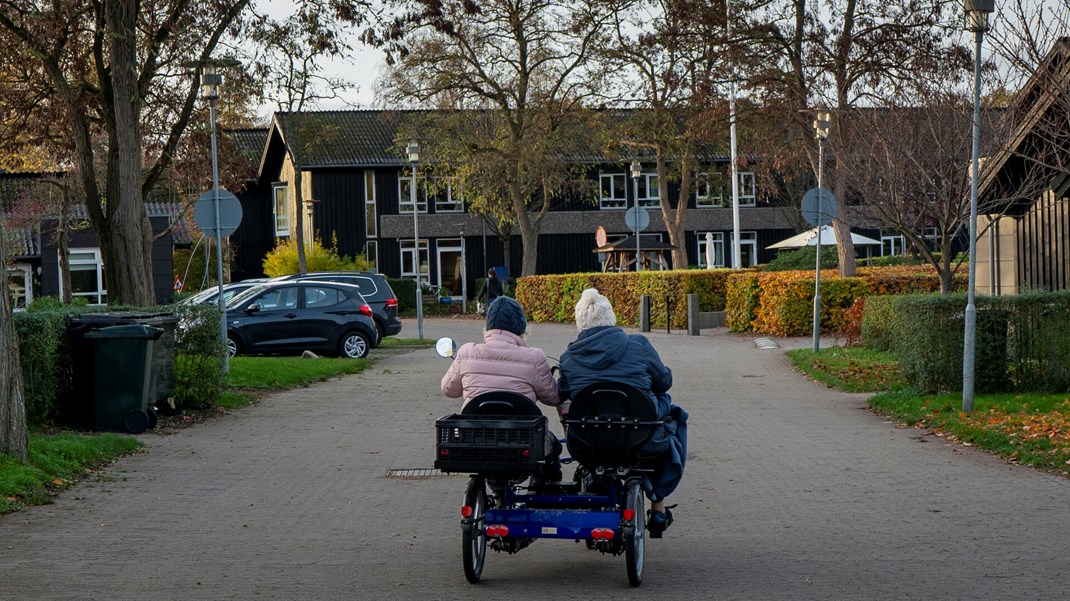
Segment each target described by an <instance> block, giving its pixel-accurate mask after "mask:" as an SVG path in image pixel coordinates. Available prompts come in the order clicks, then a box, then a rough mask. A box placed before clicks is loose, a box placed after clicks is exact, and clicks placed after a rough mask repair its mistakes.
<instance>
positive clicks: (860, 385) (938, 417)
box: [787, 348, 1070, 475]
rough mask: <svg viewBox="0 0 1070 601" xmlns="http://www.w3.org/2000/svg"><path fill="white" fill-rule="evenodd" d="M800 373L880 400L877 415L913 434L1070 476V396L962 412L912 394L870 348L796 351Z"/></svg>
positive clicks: (939, 398)
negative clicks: (924, 431)
mask: <svg viewBox="0 0 1070 601" xmlns="http://www.w3.org/2000/svg"><path fill="white" fill-rule="evenodd" d="M787 354H788V356H789V357H790V358H791V361H792V363H793V364H794V365H795V367H796V368H797V369H799V370H800V371H802V372H804V373H806V374H807V375H809V376H810V377H812V378H813V379H815V380H818V381H820V382H824V383H825V384H827V385H828V386H830V387H832V388H836V389H837V390H843V391H845V392H878V393H879V394H877V395H875V396H873V397H872V398H870V399H869V405H870V407H872V408H873V410H874V411H876V412H877V413H880V414H882V415H886V416H888V417H890V418H893V419H895V420H898V421H900V422H902V423H904V424H906V425H908V426H914V427H918V428H929V429H931V430H932V431H933V432H935V433H936V434H937V435H938V436H941V437H943V438H946V439H948V440H953V441H957V442H961V443H962V444H966V445H972V446H977V447H978V448H982V449H985V450H986V451H989V452H992V453H996V454H998V455H1000V456H1002V457H1004V458H1006V459H1007V460H1008V461H1010V462H1012V463H1020V464H1022V465H1028V466H1030V467H1033V468H1037V469H1041V470H1045V471H1051V472H1057V473H1061V474H1064V475H1070V396H1068V395H1066V394H1044V393H1022V394H985V395H978V396H976V397H975V398H974V410H973V412H971V413H964V412H963V411H962V394H961V393H959V392H953V393H948V394H940V395H937V394H926V393H923V392H921V391H918V390H916V389H914V388H910V387H909V386H907V384H906V383H905V382H904V381H903V379H902V377H901V376H900V375H899V369H898V366H897V365H896V362H895V360H894V359H893V358H892V357H891V355H889V354H887V353H883V352H880V351H874V350H870V349H863V348H831V349H827V350H822V351H821V352H820V353H818V354H815V353H814V352H813V351H811V350H805V349H800V350H795V351H789V352H788V353H787Z"/></svg>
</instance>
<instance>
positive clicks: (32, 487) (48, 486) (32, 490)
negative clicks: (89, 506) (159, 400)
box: [0, 433, 141, 514]
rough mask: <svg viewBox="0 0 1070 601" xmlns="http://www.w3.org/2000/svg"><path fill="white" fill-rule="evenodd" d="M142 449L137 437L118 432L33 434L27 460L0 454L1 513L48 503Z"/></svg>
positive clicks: (31, 434)
mask: <svg viewBox="0 0 1070 601" xmlns="http://www.w3.org/2000/svg"><path fill="white" fill-rule="evenodd" d="M140 448H141V443H140V442H139V441H138V440H137V439H135V438H131V437H129V436H122V435H119V434H69V433H68V434H39V433H30V439H29V457H28V460H27V461H26V462H25V463H24V462H22V461H19V460H17V459H15V458H14V457H11V456H10V455H4V454H2V453H0V514H5V513H10V512H12V511H18V510H19V509H22V508H23V507H26V506H29V505H40V504H42V503H47V502H48V501H49V499H50V498H51V497H52V496H53V495H55V494H56V492H57V491H59V490H62V489H64V488H66V487H67V486H70V485H71V484H72V483H74V482H76V481H78V480H80V479H82V478H84V477H86V476H88V475H89V474H92V473H93V472H94V471H95V470H96V469H97V468H99V467H101V466H103V465H106V464H108V463H110V462H111V461H113V460H114V459H116V458H117V457H121V456H123V455H128V454H130V453H134V452H136V451H137V450H138V449H140Z"/></svg>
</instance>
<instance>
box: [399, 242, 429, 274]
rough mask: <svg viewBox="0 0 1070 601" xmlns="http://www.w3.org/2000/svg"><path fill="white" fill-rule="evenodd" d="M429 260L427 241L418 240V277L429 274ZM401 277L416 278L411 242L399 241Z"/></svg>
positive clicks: (414, 255) (413, 247) (414, 256)
mask: <svg viewBox="0 0 1070 601" xmlns="http://www.w3.org/2000/svg"><path fill="white" fill-rule="evenodd" d="M430 265H431V259H430V255H429V254H428V250H427V240H420V272H419V273H420V276H421V277H426V276H427V275H428V274H430V271H429V270H430ZM401 277H412V278H414V277H416V248H415V245H413V243H412V240H402V241H401Z"/></svg>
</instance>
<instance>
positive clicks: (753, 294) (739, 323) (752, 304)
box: [724, 272, 761, 332]
mask: <svg viewBox="0 0 1070 601" xmlns="http://www.w3.org/2000/svg"><path fill="white" fill-rule="evenodd" d="M760 291H761V288H759V287H758V274H757V273H754V272H748V273H734V274H732V275H730V276H728V280H727V284H726V294H725V309H724V318H725V325H726V326H728V329H729V330H731V331H733V332H750V331H751V330H753V329H754V314H755V311H757V309H758V295H759V292H760Z"/></svg>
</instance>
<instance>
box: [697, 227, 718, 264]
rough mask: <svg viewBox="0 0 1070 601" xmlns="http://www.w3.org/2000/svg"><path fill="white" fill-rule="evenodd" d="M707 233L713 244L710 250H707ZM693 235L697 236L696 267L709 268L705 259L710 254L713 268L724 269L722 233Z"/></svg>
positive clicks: (698, 233)
mask: <svg viewBox="0 0 1070 601" xmlns="http://www.w3.org/2000/svg"><path fill="white" fill-rule="evenodd" d="M707 233H709V234H710V237H711V240H709V241H711V242H712V243H713V246H712V249H708V248H707V242H708V240H707V236H706V234H707ZM695 235H696V236H698V266H699V267H709V266H710V263H709V262H708V261H707V257H709V256H710V255H709V254H708V253H711V252H712V257H711V258H712V259H713V266H714V267H724V232H695Z"/></svg>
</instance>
